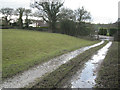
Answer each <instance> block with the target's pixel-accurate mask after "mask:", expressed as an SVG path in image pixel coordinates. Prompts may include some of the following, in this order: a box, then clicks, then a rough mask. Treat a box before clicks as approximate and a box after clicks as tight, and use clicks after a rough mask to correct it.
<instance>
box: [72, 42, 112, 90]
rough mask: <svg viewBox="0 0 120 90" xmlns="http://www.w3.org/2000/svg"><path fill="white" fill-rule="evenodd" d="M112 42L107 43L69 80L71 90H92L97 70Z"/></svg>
mask: <svg viewBox="0 0 120 90" xmlns="http://www.w3.org/2000/svg"><path fill="white" fill-rule="evenodd" d="M111 44H112V42H109V43H108V44H107V45H106V46H104V47H103V48H102V49H100V50H98V52H97V54H95V55H93V56H92V57H91V59H90V60H88V62H86V63H85V65H84V68H83V69H82V71H81V70H80V71H78V72H77V73H76V74H75V75H74V76H73V77H72V79H71V88H93V87H94V86H95V78H96V77H97V68H98V67H99V65H100V63H101V62H102V61H103V60H104V58H105V56H106V54H107V51H108V50H109V47H110V46H111Z"/></svg>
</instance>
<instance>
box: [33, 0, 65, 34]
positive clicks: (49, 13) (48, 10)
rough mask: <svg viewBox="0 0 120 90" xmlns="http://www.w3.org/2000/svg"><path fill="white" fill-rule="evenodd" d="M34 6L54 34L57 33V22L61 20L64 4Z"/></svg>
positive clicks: (52, 2)
mask: <svg viewBox="0 0 120 90" xmlns="http://www.w3.org/2000/svg"><path fill="white" fill-rule="evenodd" d="M33 6H34V7H35V8H37V9H38V10H39V11H40V13H41V17H42V18H43V20H44V21H46V22H47V23H48V24H49V26H50V29H51V30H52V32H55V28H56V27H55V26H56V22H57V20H58V18H59V13H60V8H61V7H62V6H63V3H60V2H54V1H51V2H50V1H49V2H38V1H37V2H34V4H33Z"/></svg>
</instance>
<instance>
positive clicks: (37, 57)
mask: <svg viewBox="0 0 120 90" xmlns="http://www.w3.org/2000/svg"><path fill="white" fill-rule="evenodd" d="M2 36H3V37H2V46H3V47H2V77H3V79H6V78H8V77H11V76H13V75H15V74H17V73H19V72H23V71H24V70H27V69H29V68H30V67H33V66H35V65H37V64H40V63H43V62H45V61H47V60H50V59H51V58H53V57H55V56H58V55H61V54H63V53H66V52H69V51H72V50H75V49H78V48H80V47H83V46H88V45H92V44H95V43H97V42H98V41H88V40H84V39H79V38H75V37H72V36H68V35H62V34H54V33H46V32H38V31H29V30H16V29H4V30H2Z"/></svg>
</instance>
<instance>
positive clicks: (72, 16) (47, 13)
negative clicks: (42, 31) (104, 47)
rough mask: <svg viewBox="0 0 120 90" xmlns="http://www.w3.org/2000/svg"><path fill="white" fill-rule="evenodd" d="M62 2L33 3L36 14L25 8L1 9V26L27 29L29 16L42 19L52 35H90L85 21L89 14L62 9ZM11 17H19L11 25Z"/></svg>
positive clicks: (90, 28)
mask: <svg viewBox="0 0 120 90" xmlns="http://www.w3.org/2000/svg"><path fill="white" fill-rule="evenodd" d="M63 4H64V3H63V2H54V1H51V2H50V1H48V2H39V1H35V2H34V3H32V4H31V7H32V8H37V12H35V13H32V10H30V9H25V8H18V9H16V10H14V9H12V8H2V9H1V10H0V12H1V13H2V15H3V17H2V21H3V22H2V23H3V26H9V25H11V24H12V25H13V26H17V27H18V28H23V27H26V28H28V27H29V24H30V23H31V21H30V19H29V18H28V17H29V16H31V15H32V16H35V17H39V18H42V20H43V21H45V22H46V23H48V24H49V30H50V31H51V32H53V33H62V34H67V35H72V36H79V35H90V34H91V33H93V32H94V31H93V27H92V24H91V23H86V21H88V20H90V19H91V15H90V12H88V11H87V10H85V8H84V7H81V8H78V9H76V10H72V9H69V8H64V7H63ZM12 15H17V16H19V17H18V19H17V21H14V22H13V23H11V22H10V21H11V20H12V19H11V16H12ZM23 16H25V17H26V19H25V23H23V19H22V17H23ZM23 24H24V25H23Z"/></svg>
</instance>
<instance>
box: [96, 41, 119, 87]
mask: <svg viewBox="0 0 120 90" xmlns="http://www.w3.org/2000/svg"><path fill="white" fill-rule="evenodd" d="M119 48H120V46H119ZM96 83H97V85H96V87H98V88H118V85H119V84H118V42H113V44H112V46H111V48H110V50H109V51H108V54H107V56H106V58H105V59H104V61H103V63H102V65H101V68H100V70H99V72H98V77H97V79H96Z"/></svg>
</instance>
